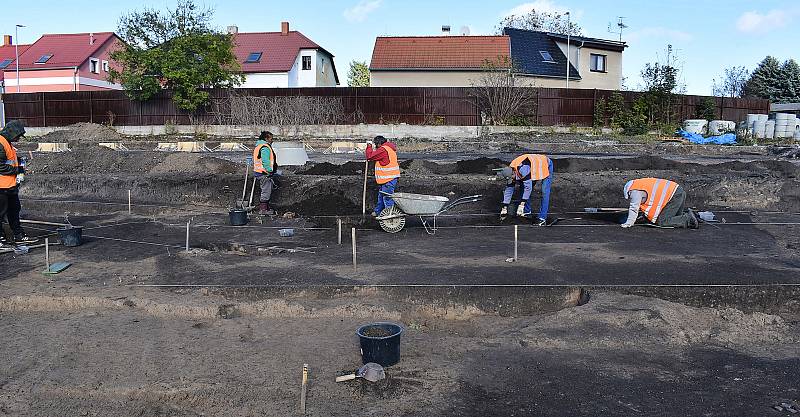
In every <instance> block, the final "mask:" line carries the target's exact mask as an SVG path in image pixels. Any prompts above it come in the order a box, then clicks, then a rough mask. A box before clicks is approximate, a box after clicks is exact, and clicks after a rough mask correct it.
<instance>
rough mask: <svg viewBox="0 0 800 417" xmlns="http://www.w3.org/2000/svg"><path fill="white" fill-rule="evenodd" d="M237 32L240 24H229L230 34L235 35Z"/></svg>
mask: <svg viewBox="0 0 800 417" xmlns="http://www.w3.org/2000/svg"><path fill="white" fill-rule="evenodd" d="M237 33H239V26H235V25H231V26H228V34H229V35H235V34H237Z"/></svg>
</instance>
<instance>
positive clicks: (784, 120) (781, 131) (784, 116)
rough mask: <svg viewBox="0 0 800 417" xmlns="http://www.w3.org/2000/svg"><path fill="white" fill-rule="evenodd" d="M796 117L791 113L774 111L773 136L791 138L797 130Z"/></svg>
mask: <svg viewBox="0 0 800 417" xmlns="http://www.w3.org/2000/svg"><path fill="white" fill-rule="evenodd" d="M797 124H798V123H797V117H795V115H794V114H792V113H775V138H791V137H794V133H795V131H796V130H797Z"/></svg>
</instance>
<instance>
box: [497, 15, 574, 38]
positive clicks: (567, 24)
mask: <svg viewBox="0 0 800 417" xmlns="http://www.w3.org/2000/svg"><path fill="white" fill-rule="evenodd" d="M504 28H515V29H525V30H535V31H541V32H553V33H558V34H561V35H566V34H570V35H573V36H581V35H583V29H582V28H581V27H580V25H578V24H577V23H575V22H573V21H571V20H569V19H568V18H567V15H566V13H564V14H561V13H551V12H540V11H537V10H536V9H533V8H531V11H529V12H528V13H526V14H524V15H515V14H512V15H508V16H506V17H504V18H503V20H501V21H500V24H499V25H498V26H497V28H495V31H496V32H497V33H499V34H502V33H503V29H504Z"/></svg>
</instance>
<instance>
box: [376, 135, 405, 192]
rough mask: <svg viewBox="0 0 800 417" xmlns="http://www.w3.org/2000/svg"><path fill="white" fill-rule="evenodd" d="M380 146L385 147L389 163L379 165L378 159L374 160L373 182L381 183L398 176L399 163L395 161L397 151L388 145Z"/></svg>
mask: <svg viewBox="0 0 800 417" xmlns="http://www.w3.org/2000/svg"><path fill="white" fill-rule="evenodd" d="M381 148H383V149H386V153H387V154H388V155H389V163H387V164H386V165H381V162H380V161H375V182H377V183H378V184H381V185H383V184H386V183H387V182H389V181H391V180H393V179H395V178H400V164H399V163H398V162H397V152H395V151H394V149H392V148H391V147H390V146H388V145H382V146H381Z"/></svg>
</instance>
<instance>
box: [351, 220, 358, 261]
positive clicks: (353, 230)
mask: <svg viewBox="0 0 800 417" xmlns="http://www.w3.org/2000/svg"><path fill="white" fill-rule="evenodd" d="M350 239H351V240H352V241H353V270H354V271H357V270H358V265H357V264H356V228H355V227H354V228H353V229H352V236H351V238H350Z"/></svg>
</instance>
